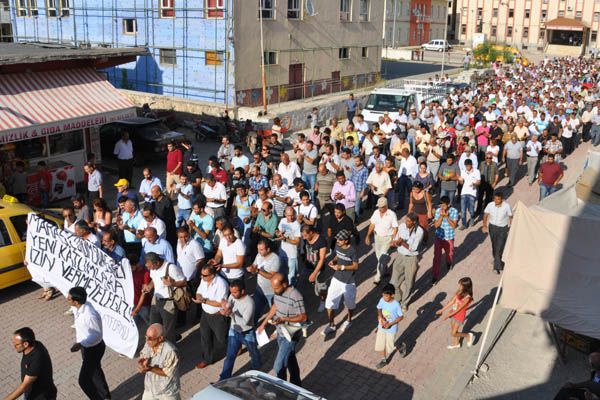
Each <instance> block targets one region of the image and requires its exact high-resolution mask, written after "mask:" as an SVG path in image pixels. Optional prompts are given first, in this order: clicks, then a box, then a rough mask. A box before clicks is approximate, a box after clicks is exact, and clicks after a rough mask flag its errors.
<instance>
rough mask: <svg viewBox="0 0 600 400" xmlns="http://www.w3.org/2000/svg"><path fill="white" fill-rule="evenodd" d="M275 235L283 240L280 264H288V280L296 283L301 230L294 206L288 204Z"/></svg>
mask: <svg viewBox="0 0 600 400" xmlns="http://www.w3.org/2000/svg"><path fill="white" fill-rule="evenodd" d="M275 237H276V238H277V240H280V241H281V247H280V248H279V259H280V264H281V265H284V266H285V265H287V268H288V282H290V284H291V285H296V280H297V278H298V245H299V244H300V237H301V232H300V223H299V222H298V221H297V220H296V210H294V207H292V206H287V207H286V208H285V211H284V218H283V219H281V221H279V226H278V227H277V230H276V231H275Z"/></svg>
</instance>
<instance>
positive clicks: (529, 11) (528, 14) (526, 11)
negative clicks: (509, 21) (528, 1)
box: [525, 9, 531, 19]
mask: <svg viewBox="0 0 600 400" xmlns="http://www.w3.org/2000/svg"><path fill="white" fill-rule="evenodd" d="M530 16H531V10H529V9H527V10H525V19H529V17H530Z"/></svg>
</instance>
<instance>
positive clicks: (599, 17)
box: [594, 11, 600, 22]
mask: <svg viewBox="0 0 600 400" xmlns="http://www.w3.org/2000/svg"><path fill="white" fill-rule="evenodd" d="M598 21H600V12H597V11H596V12H595V13H594V22H598Z"/></svg>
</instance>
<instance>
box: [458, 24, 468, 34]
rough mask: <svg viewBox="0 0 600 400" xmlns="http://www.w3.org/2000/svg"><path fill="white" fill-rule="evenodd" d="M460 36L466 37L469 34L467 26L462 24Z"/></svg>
mask: <svg viewBox="0 0 600 400" xmlns="http://www.w3.org/2000/svg"><path fill="white" fill-rule="evenodd" d="M460 34H461V35H466V34H467V24H461V26H460Z"/></svg>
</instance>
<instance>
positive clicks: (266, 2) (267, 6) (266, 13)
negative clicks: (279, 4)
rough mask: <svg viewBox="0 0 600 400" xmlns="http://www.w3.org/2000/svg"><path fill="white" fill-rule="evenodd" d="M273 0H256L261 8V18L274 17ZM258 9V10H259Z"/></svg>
mask: <svg viewBox="0 0 600 400" xmlns="http://www.w3.org/2000/svg"><path fill="white" fill-rule="evenodd" d="M274 3H275V0H258V4H259V6H260V10H262V18H263V19H274V18H275V7H274ZM260 10H259V12H260Z"/></svg>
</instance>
